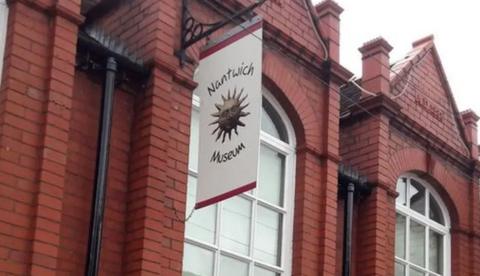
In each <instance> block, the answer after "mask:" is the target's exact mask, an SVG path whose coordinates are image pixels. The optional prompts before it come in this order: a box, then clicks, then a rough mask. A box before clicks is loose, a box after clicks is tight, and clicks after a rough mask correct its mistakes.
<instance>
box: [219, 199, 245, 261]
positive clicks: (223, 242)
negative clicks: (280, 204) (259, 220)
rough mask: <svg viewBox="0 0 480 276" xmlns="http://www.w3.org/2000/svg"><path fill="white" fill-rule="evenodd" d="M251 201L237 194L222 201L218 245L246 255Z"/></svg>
mask: <svg viewBox="0 0 480 276" xmlns="http://www.w3.org/2000/svg"><path fill="white" fill-rule="evenodd" d="M251 205H252V204H251V202H250V201H249V200H247V199H244V198H241V197H239V196H236V197H232V198H230V199H228V200H226V201H224V203H223V208H222V226H221V227H222V228H221V229H222V230H221V234H220V246H221V248H222V249H228V250H232V251H235V252H238V253H241V254H245V255H248V249H249V248H250V220H251V208H252V207H251Z"/></svg>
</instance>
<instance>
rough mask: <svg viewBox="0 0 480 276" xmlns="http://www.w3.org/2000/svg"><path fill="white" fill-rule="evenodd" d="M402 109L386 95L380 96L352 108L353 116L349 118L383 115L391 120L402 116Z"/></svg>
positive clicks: (365, 100) (365, 99)
mask: <svg viewBox="0 0 480 276" xmlns="http://www.w3.org/2000/svg"><path fill="white" fill-rule="evenodd" d="M400 110H401V107H400V105H399V104H398V103H396V102H395V101H393V100H392V99H391V98H390V97H388V96H387V95H385V94H378V95H377V96H375V97H366V98H364V99H362V100H360V102H358V104H357V105H354V106H353V107H351V114H352V115H351V116H350V117H349V118H355V117H356V116H360V115H365V114H368V113H367V112H369V113H381V114H384V115H386V116H387V117H389V118H392V117H395V116H398V115H399V114H400Z"/></svg>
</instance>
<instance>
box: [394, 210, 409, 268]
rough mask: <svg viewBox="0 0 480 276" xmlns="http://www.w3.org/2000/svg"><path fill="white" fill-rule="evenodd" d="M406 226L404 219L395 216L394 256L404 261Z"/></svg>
mask: <svg viewBox="0 0 480 276" xmlns="http://www.w3.org/2000/svg"><path fill="white" fill-rule="evenodd" d="M406 226H407V224H406V218H405V217H404V216H401V215H399V214H397V223H396V226H395V256H397V257H399V258H402V259H405V242H406V240H405V237H406V231H405V228H406Z"/></svg>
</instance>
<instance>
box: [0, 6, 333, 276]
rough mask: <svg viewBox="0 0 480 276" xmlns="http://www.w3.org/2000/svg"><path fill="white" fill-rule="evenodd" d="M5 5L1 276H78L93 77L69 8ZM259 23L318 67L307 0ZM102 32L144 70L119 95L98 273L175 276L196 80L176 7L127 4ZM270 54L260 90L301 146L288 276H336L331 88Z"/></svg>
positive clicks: (91, 144)
mask: <svg viewBox="0 0 480 276" xmlns="http://www.w3.org/2000/svg"><path fill="white" fill-rule="evenodd" d="M11 2H12V3H11V5H10V8H11V10H10V19H9V29H8V30H9V31H8V40H7V48H6V62H5V66H4V82H2V87H1V88H0V111H1V112H0V145H1V149H0V150H1V151H0V176H1V180H2V181H0V191H1V192H0V274H2V273H5V274H7V273H8V274H12V275H29V274H33V275H83V273H84V272H83V271H84V267H85V259H86V258H85V253H86V252H85V251H86V247H87V245H86V241H87V239H88V228H89V214H90V208H91V193H92V188H93V187H92V185H93V184H92V182H93V177H94V169H95V157H96V140H97V131H98V116H99V108H100V97H101V94H102V86H101V82H100V79H101V78H102V76H101V73H99V74H98V75H97V76H94V75H96V74H91V73H84V72H81V71H78V70H75V55H76V51H75V49H76V41H77V28H78V25H79V24H80V23H81V20H82V18H81V16H79V8H80V1H79V0H76V1H67V0H65V1H57V2H54V1H47V0H45V1H37V2H35V3H33V2H31V1H26V0H17V1H11ZM231 2H232V1H228V2H227V1H226V2H225V3H226V4H227V5H231V4H232V3H231ZM243 2H245V3H247V1H243ZM54 3H55V4H56V6H55V8H53V9H54V10H55V9H56V12H54V13H52V12H51V11H50V8H49V7H50V6H51V5H53V4H54ZM248 3H250V2H248ZM195 9H196V11H197V12H199V14H200V15H201V16H203V17H208V18H211V17H210V16H211V15H212V14H213V13H212V11H211V10H208V9H206V8H205V7H204V6H201V5H198V4H197V6H196V8H195ZM259 13H260V14H262V15H263V16H264V18H265V20H267V22H268V23H269V24H270V25H271V26H274V27H275V28H278V30H279V32H280V34H281V35H282V36H283V37H290V38H292V39H291V40H289V43H293V42H294V43H295V45H296V46H295V47H297V48H298V47H303V48H304V51H311V53H313V54H314V55H315V56H314V57H313V56H308V57H307V58H306V57H305V56H302V58H303V59H306V60H307V61H310V60H311V59H316V60H317V61H319V60H321V58H322V56H323V54H322V50H321V47H320V44H319V43H318V41H317V39H316V37H315V36H314V31H313V29H312V27H311V26H310V19H309V18H308V14H307V11H306V10H305V8H304V6H303V1H300V0H298V1H277V2H273V1H268V2H267V3H266V4H265V5H264V6H262V7H261V8H260V9H259ZM216 17H217V18H220V17H219V16H218V15H216ZM287 22H290V23H288V24H287ZM98 23H99V25H100V26H102V27H104V28H105V29H106V30H107V31H109V32H110V33H109V35H110V36H112V37H114V38H120V39H122V40H124V41H126V42H127V44H128V46H129V47H130V48H131V50H133V51H136V52H137V53H139V55H140V56H142V57H143V58H145V60H146V61H148V64H149V66H151V70H152V71H151V76H150V79H149V80H148V83H147V85H146V88H145V89H140V90H139V91H129V92H126V90H125V91H124V90H120V89H119V90H117V91H116V93H115V106H114V117H113V121H114V123H113V128H112V139H111V150H110V166H109V176H108V190H107V203H106V211H105V220H104V232H103V244H102V254H101V265H100V270H101V274H102V275H122V274H123V275H138V274H156V275H181V268H182V255H183V253H182V252H183V239H184V223H183V222H182V221H181V220H179V219H178V218H179V217H180V218H183V217H184V212H185V200H186V181H187V162H188V160H187V159H188V143H189V129H190V126H189V124H190V111H191V94H192V89H193V88H194V86H195V84H194V83H193V82H192V81H191V79H192V71H193V66H191V65H188V66H186V67H185V68H181V67H180V66H179V64H178V60H177V58H176V57H175V56H174V52H175V50H177V49H178V44H179V32H180V27H179V26H180V24H179V23H180V1H170V0H168V1H166V0H165V1H153V0H148V1H131V2H128V3H127V2H125V4H123V5H120V6H119V7H118V9H116V10H114V11H112V12H111V13H109V14H108V15H106V17H105V18H103V19H101V20H99V21H98ZM337 31H338V30H337ZM202 43H203V42H202ZM200 44H201V43H200ZM273 46H275V45H273V43H272V42H269V46H268V47H265V49H264V85H265V86H266V87H267V88H268V89H269V90H271V92H272V93H273V94H274V96H275V97H276V98H277V99H278V100H279V102H280V103H281V105H282V106H283V108H284V109H285V110H286V111H287V112H288V114H289V115H290V119H291V121H292V123H293V124H294V128H295V132H296V139H297V146H298V152H297V154H298V155H297V168H296V194H295V205H296V206H295V226H294V253H293V260H294V261H293V275H319V274H322V273H323V274H324V275H335V274H338V273H339V268H338V266H336V260H337V259H338V257H339V256H340V255H341V252H339V251H338V250H337V245H338V244H337V240H336V239H337V232H338V231H337V227H336V222H337V200H336V196H337V164H338V155H339V154H338V148H339V143H338V132H339V131H338V112H339V95H338V85H339V83H335V82H333V81H332V82H330V83H325V82H324V81H322V80H320V79H319V78H320V77H319V75H320V74H319V70H318V68H317V69H312V67H311V66H307V65H308V64H307V65H305V64H302V63H299V62H298V55H302V53H300V54H299V53H298V52H295V51H294V50H292V49H291V47H293V46H291V45H290V44H286V45H283V46H281V47H280V46H278V45H276V46H275V47H273ZM196 51H198V48H193V49H192V50H190V52H189V53H190V55H192V56H195V55H196V53H197V52H196ZM293 53H294V54H295V55H297V57H293V58H292V55H293ZM316 66H318V64H317V65H316ZM336 82H339V80H338V78H337V80H336Z"/></svg>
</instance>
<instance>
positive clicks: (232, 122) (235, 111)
mask: <svg viewBox="0 0 480 276" xmlns="http://www.w3.org/2000/svg"><path fill="white" fill-rule="evenodd" d="M242 93H243V88H242V90H240V93H239V94H238V95H237V88H235V89H234V90H233V95H231V93H230V90H228V94H227V97H226V98H225V96H223V95H222V100H223V104H215V107H216V108H217V112H215V113H213V114H211V116H213V117H215V118H217V119H216V120H215V121H213V122H212V123H210V125H215V124H217V127H216V128H215V129H214V130H213V132H212V135H214V134H215V133H217V138H216V139H215V141H218V140H219V139H220V137H222V143H224V142H225V138H226V137H227V135H228V139H229V140H231V139H232V130H233V131H235V134H237V135H238V131H237V128H238V126H241V127H244V126H245V124H244V123H243V122H242V121H240V119H241V118H242V117H246V116H248V115H250V112H244V111H243V110H244V109H245V108H246V107H247V106H248V105H249V104H248V103H247V104H244V105H242V104H243V102H244V101H245V100H246V99H247V96H248V95H245V96H244V97H243V98H242Z"/></svg>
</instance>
